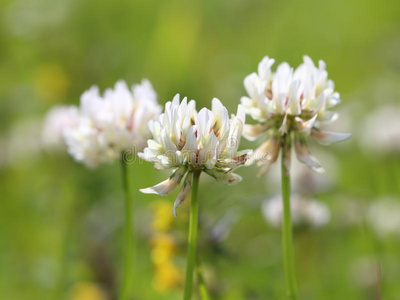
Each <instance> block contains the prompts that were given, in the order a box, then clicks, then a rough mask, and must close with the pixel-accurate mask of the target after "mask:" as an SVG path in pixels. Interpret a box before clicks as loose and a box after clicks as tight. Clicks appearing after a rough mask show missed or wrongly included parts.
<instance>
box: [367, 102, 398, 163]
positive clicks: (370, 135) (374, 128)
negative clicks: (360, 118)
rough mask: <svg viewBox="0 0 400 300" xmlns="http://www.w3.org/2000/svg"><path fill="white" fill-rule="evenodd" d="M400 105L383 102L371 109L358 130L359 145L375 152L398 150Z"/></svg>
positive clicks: (394, 151)
mask: <svg viewBox="0 0 400 300" xmlns="http://www.w3.org/2000/svg"><path fill="white" fill-rule="evenodd" d="M399 115H400V106H399V105H395V104H385V105H382V106H381V107H380V108H379V109H377V110H375V111H373V112H372V113H371V114H370V115H368V117H367V118H366V120H365V121H364V124H363V125H364V126H363V127H362V130H361V132H360V134H361V146H362V147H363V148H364V149H365V150H369V151H371V152H372V153H373V154H374V155H376V154H397V153H399V152H400V118H399Z"/></svg>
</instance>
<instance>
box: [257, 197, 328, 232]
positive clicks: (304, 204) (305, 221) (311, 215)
mask: <svg viewBox="0 0 400 300" xmlns="http://www.w3.org/2000/svg"><path fill="white" fill-rule="evenodd" d="M290 209H291V215H292V220H293V224H294V225H297V226H300V225H309V226H311V227H314V228H318V227H321V226H323V225H325V224H327V223H328V222H329V220H330V218H331V213H330V210H329V208H328V207H327V206H326V205H325V204H323V203H321V202H320V201H317V200H313V199H308V198H306V197H302V196H300V195H298V194H294V195H292V198H291V207H290ZM262 213H263V216H264V218H265V220H266V221H267V222H268V223H270V224H271V225H272V226H274V227H280V226H281V223H282V197H281V195H276V196H274V197H272V198H270V199H268V200H265V201H264V202H263V204H262Z"/></svg>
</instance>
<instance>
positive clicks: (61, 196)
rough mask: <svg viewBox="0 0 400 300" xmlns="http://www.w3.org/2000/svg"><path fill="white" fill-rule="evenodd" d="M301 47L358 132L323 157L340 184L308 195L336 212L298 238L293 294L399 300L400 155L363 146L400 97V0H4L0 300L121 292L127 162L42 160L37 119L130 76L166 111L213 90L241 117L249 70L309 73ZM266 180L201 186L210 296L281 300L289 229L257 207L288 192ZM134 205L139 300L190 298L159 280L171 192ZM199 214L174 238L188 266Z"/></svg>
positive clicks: (142, 181) (139, 170)
mask: <svg viewBox="0 0 400 300" xmlns="http://www.w3.org/2000/svg"><path fill="white" fill-rule="evenodd" d="M304 54H307V55H309V56H310V57H312V58H313V59H314V61H317V60H318V59H323V60H325V61H326V63H327V66H328V67H327V68H328V72H329V76H330V78H331V79H333V80H334V81H335V83H336V90H337V91H339V92H340V93H341V97H342V104H341V105H340V106H339V107H338V111H339V112H340V113H341V117H340V118H339V121H337V123H336V127H335V128H337V130H338V131H348V132H351V133H352V134H353V137H352V139H351V140H349V141H346V142H343V143H342V144H340V145H335V146H332V147H329V149H328V148H322V147H318V149H317V151H316V152H315V154H316V156H317V157H323V156H324V155H325V156H329V159H328V160H330V161H331V162H332V161H333V162H332V163H330V164H326V165H325V168H326V171H327V175H326V176H330V177H329V178H330V179H329V180H330V183H329V186H328V187H327V188H324V189H319V188H318V187H319V185H320V183H317V188H316V189H315V190H313V189H310V190H308V191H307V192H306V194H307V195H305V196H307V197H312V198H316V199H318V200H319V201H320V202H321V203H324V204H325V205H326V206H327V207H329V209H330V212H331V218H330V221H329V223H327V224H326V225H325V226H322V227H320V228H310V227H307V226H299V227H298V228H296V230H295V235H296V237H295V248H296V249H295V253H296V263H297V275H298V280H299V290H300V297H299V298H300V299H399V298H400V285H399V283H400V228H399V227H400V226H399V224H398V223H399V222H398V221H396V220H399V219H400V208H399V206H398V205H399V203H400V158H399V153H400V151H399V148H397V152H396V149H395V150H393V149H391V150H390V151H379V153H378V152H376V151H369V150H368V149H365V148H366V146H364V145H365V144H364V143H363V142H362V140H363V139H362V138H361V136H364V139H365V136H366V139H370V140H372V139H374V136H373V135H372V134H371V135H370V136H369V132H366V129H365V127H364V125H365V121H364V120H365V118H366V117H367V116H369V115H370V114H371V113H373V112H374V111H376V110H377V109H379V107H380V106H382V105H383V104H387V103H391V104H394V105H400V85H399V82H400V1H397V0H392V1H390V0H384V1H379V2H378V1H374V0H364V1H356V0H336V1H311V0H305V1H255V0H248V1H243V0H221V1H212V0H203V1H177V0H169V1H161V0H146V1H94V0H80V1H78V0H70V1H60V0H53V1H49V0H16V1H7V0H1V1H0V59H1V63H0V78H1V80H0V178H1V181H0V198H1V201H0V299H7V300H8V299H9V300H19V299H23V300H29V299H35V300H36V299H41V300H45V299H74V300H103V299H114V298H115V293H116V291H117V289H118V284H119V282H120V280H119V275H120V271H119V270H120V266H119V264H120V261H121V257H122V251H123V249H122V247H121V245H122V223H123V220H122V216H123V211H122V210H123V201H122V199H123V195H122V191H121V180H120V177H119V175H120V168H119V167H120V166H119V164H118V163H115V164H113V165H105V166H102V167H101V168H99V169H97V170H88V169H86V168H85V167H83V166H82V165H78V164H77V163H75V162H74V161H73V159H72V158H71V157H69V156H68V155H67V154H65V153H49V152H46V151H44V150H43V149H42V147H41V145H40V131H41V126H42V125H41V124H42V120H43V118H44V115H45V113H46V112H47V111H48V110H49V109H50V108H51V107H52V106H54V105H56V104H78V103H79V96H80V95H81V93H82V92H83V91H84V90H86V89H87V88H89V87H90V86H91V85H93V84H97V85H99V87H100V88H101V89H102V90H103V89H105V88H106V87H109V86H112V85H114V83H115V82H116V81H117V80H118V79H120V78H121V79H125V80H126V81H127V82H128V84H133V83H135V82H139V81H140V80H141V78H148V79H150V80H151V82H152V83H153V85H154V88H155V89H156V91H157V93H158V96H159V101H160V103H162V104H164V103H165V102H167V101H169V100H171V99H172V97H173V96H174V95H175V94H176V93H177V92H179V93H180V94H181V95H184V96H188V97H189V98H193V99H196V100H197V103H198V108H199V107H202V106H208V107H209V106H210V102H211V99H212V98H213V97H218V98H219V99H221V101H222V102H223V103H224V104H225V105H226V106H227V108H228V109H229V111H230V112H232V113H234V112H235V111H236V107H237V104H238V103H239V100H240V97H241V96H244V95H245V90H244V88H243V79H244V77H245V76H246V75H248V74H250V73H251V72H254V71H256V68H257V64H258V62H259V61H260V60H261V59H262V57H263V56H265V55H268V56H270V57H274V58H275V59H276V60H277V62H278V63H279V62H282V61H288V62H289V63H290V64H292V65H298V64H299V63H300V62H301V60H302V56H303V55H304ZM399 118H400V117H399ZM378 125H380V126H381V127H380V128H382V127H383V128H385V126H384V124H383V126H382V124H377V126H378ZM397 131H398V132H400V127H399V128H397ZM397 137H399V135H397ZM395 138H396V137H393V139H394V140H393V143H396V142H397V143H399V142H398V141H395ZM372 143H374V142H373V141H372ZM255 146H256V144H253V143H248V142H246V141H244V142H243V144H242V148H243V149H245V148H255ZM319 154H320V155H321V156H318V155H319ZM321 160H322V163H324V160H323V159H322V158H321ZM275 167H278V166H275ZM133 169H134V185H135V188H136V190H137V189H138V188H142V187H147V186H150V185H153V184H155V183H157V182H159V181H161V180H162V179H164V178H165V177H166V174H167V173H165V172H158V171H155V170H154V169H153V166H152V165H151V164H149V163H143V164H135V165H134V166H133ZM256 171H257V170H256V168H255V167H251V168H246V169H245V168H243V169H240V170H239V171H238V173H239V174H240V175H242V176H243V182H242V183H240V184H239V185H237V186H223V185H221V184H220V183H217V182H214V181H212V180H211V179H210V178H207V177H206V176H203V177H202V180H201V184H200V207H201V216H200V223H201V224H200V226H201V229H200V230H201V236H200V241H199V244H200V245H199V251H200V253H201V258H202V263H203V265H204V269H205V275H206V281H207V285H208V287H209V289H210V290H211V294H212V299H234V300H236V299H238V300H240V299H284V292H285V284H284V274H283V267H282V257H281V238H280V231H279V229H277V228H275V227H273V226H271V225H270V224H269V223H268V222H266V220H265V219H264V217H263V214H262V210H261V203H262V202H263V201H264V200H265V199H267V198H269V197H271V196H273V195H275V194H276V193H278V192H279V183H278V184H271V182H274V179H273V178H271V177H273V175H272V174H271V175H270V176H268V177H267V178H256V176H255V174H256ZM329 174H330V175H329ZM324 178H325V177H324ZM278 182H279V181H278ZM303 193H304V192H303ZM174 196H176V193H174V194H173V195H171V196H169V197H166V198H164V199H163V200H164V201H166V203H172V202H173V200H174ZM136 197H137V207H136V210H135V214H136V215H135V221H136V225H137V226H136V228H137V232H138V235H139V239H138V241H137V243H136V249H137V251H138V254H137V255H136V270H135V272H136V276H135V278H136V279H135V284H134V285H135V298H134V299H140V300H142V299H143V300H145V299H179V298H180V297H181V290H182V280H180V279H179V276H177V278H176V280H172V282H168V278H171V277H169V276H170V275H168V274H169V273H168V270H167V271H166V274H167V275H166V278H167V279H164V281H165V280H166V281H167V282H166V283H165V282H164V284H165V285H166V286H164V287H163V286H162V284H163V282H161V283H159V282H158V283H157V280H155V279H154V278H155V276H156V270H155V267H154V265H153V261H152V255H153V250H154V249H153V248H154V245H153V244H152V242H151V240H152V238H153V237H154V235H155V233H154V230H153V229H154V226H152V225H151V224H152V222H153V220H154V218H155V215H154V207H153V204H154V203H156V202H155V200H157V201H158V200H159V197H156V196H148V195H140V194H139V193H138V192H137V193H136ZM382 199H383V200H382ZM388 199H390V200H388ZM381 202H384V203H390V205H389V207H390V208H389V209H388V210H386V211H385V210H384V209H383V210H379V213H378V217H380V218H381V221H380V222H381V223H380V224H381V225H382V219H383V224H384V225H383V226H381V227H383V228H386V229H387V227H389V229H390V230H383V232H382V230H379V229H378V230H376V226H375V225H376V224H375V221H376V219H377V217H376V218H375V217H374V216H375V215H374V214H373V213H370V212H371V210H373V209H374V208H373V205H374V203H381ZM187 204H188V203H185V205H184V206H183V207H182V208H180V215H179V217H178V218H177V219H174V220H173V221H172V225H171V229H170V230H169V233H168V234H169V235H170V236H171V237H173V239H174V241H175V244H176V245H175V248H176V250H175V251H174V258H173V259H174V262H175V264H176V266H177V268H178V270H179V271H180V272H181V273H182V274H183V272H184V265H185V253H186V248H185V247H186V234H187V215H188V205H187ZM371 207H372V208H371ZM396 209H397V210H396ZM387 211H388V213H387V215H386V212H387ZM371 215H372V216H373V217H368V216H371ZM386 222H387V223H386ZM396 222H397V223H396ZM374 224H375V225H374ZM387 224H389V225H388V226H385V225H387ZM391 224H392V225H393V224H394V225H393V226H391ZM171 276H172V275H171ZM161 281H162V279H161ZM160 285H161V286H160Z"/></svg>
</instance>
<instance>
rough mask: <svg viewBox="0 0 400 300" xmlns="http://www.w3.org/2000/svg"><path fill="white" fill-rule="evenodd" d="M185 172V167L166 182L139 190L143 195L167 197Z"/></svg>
mask: <svg viewBox="0 0 400 300" xmlns="http://www.w3.org/2000/svg"><path fill="white" fill-rule="evenodd" d="M186 171H187V169H186V167H181V168H179V169H177V170H176V171H175V172H174V173H173V174H172V175H171V176H170V177H169V178H168V179H167V180H165V181H163V182H160V183H159V184H157V185H155V186H153V187H149V188H146V189H141V190H140V191H141V192H142V193H144V194H157V195H160V196H165V195H168V194H170V193H171V192H172V191H173V190H174V189H175V188H176V187H177V186H178V185H179V183H180V182H181V180H182V178H183V176H184V175H185V173H186Z"/></svg>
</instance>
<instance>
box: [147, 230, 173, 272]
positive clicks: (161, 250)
mask: <svg viewBox="0 0 400 300" xmlns="http://www.w3.org/2000/svg"><path fill="white" fill-rule="evenodd" d="M151 243H152V245H153V249H152V251H151V260H152V261H153V263H154V264H155V265H157V264H161V263H164V262H166V261H169V260H170V259H171V258H172V256H173V254H174V253H175V251H176V246H175V242H174V240H173V239H172V238H171V237H170V236H168V235H166V234H159V235H156V236H155V237H154V238H152V240H151Z"/></svg>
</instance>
